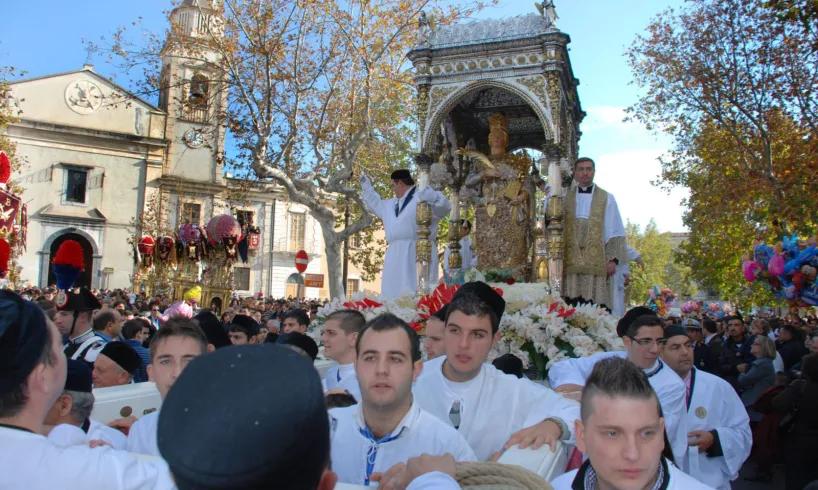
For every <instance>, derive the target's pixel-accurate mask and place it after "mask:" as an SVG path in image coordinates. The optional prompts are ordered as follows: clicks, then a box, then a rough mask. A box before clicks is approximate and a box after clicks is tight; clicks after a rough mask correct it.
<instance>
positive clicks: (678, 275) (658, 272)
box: [625, 220, 698, 303]
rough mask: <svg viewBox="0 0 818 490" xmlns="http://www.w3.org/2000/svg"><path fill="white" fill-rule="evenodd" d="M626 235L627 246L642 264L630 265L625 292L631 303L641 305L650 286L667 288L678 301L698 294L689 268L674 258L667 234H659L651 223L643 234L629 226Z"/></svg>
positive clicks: (631, 224) (635, 226)
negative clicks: (628, 279) (628, 295)
mask: <svg viewBox="0 0 818 490" xmlns="http://www.w3.org/2000/svg"><path fill="white" fill-rule="evenodd" d="M625 231H626V233H627V237H628V244H629V245H630V246H631V247H633V248H634V249H636V250H637V251H638V252H639V253H640V254H641V257H642V259H641V260H642V264H637V263H634V262H632V263H631V264H630V270H631V277H630V285H629V286H628V288H629V292H630V298H631V300H632V302H634V303H642V302H643V301H644V300H645V298H646V297H647V294H648V290H649V289H650V288H651V287H653V286H659V287H669V288H670V289H672V290H673V292H674V293H676V295H677V297H679V298H689V297H691V296H693V295H694V294H696V293H697V292H698V287H697V286H696V284H695V282H693V279H692V274H691V270H690V268H689V267H688V266H686V265H684V264H683V263H682V262H681V261H679V260H678V258H677V253H676V251H674V249H673V243H672V240H671V234H670V233H660V232H659V230H657V228H656V223H655V222H654V221H653V220H651V221H650V223H648V225H647V226H646V227H645V230H644V231H642V230H640V228H639V225H635V224H633V223H628V224H627V226H626V227H625Z"/></svg>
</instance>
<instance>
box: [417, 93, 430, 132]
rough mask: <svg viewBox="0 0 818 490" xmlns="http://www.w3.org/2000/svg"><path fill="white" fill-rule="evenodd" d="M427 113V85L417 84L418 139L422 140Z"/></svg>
mask: <svg viewBox="0 0 818 490" xmlns="http://www.w3.org/2000/svg"><path fill="white" fill-rule="evenodd" d="M428 114H429V86H428V85H420V86H418V128H419V130H420V141H423V134H424V131H423V130H424V128H425V126H426V116H427V115H428Z"/></svg>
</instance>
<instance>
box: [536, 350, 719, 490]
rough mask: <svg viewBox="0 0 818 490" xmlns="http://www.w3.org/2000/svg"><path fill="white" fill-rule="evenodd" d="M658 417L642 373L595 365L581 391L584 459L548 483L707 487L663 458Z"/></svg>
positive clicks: (608, 362)
mask: <svg viewBox="0 0 818 490" xmlns="http://www.w3.org/2000/svg"><path fill="white" fill-rule="evenodd" d="M663 434H664V419H663V417H662V408H661V407H660V405H659V400H658V398H657V396H656V393H655V392H654V391H653V389H652V388H651V385H650V383H649V382H648V380H647V379H646V377H645V374H644V372H642V370H640V369H639V368H638V367H637V366H635V365H634V364H633V363H631V362H627V361H625V360H624V359H620V358H616V357H613V358H607V359H604V360H602V361H601V362H599V363H597V364H596V365H595V366H594V368H593V370H592V371H591V374H590V376H589V377H588V380H587V384H586V385H585V389H584V390H583V391H582V419H581V420H580V421H578V422H577V424H576V435H577V448H578V449H579V450H580V451H582V453H583V454H585V455H586V456H587V458H588V459H587V460H586V461H585V462H584V463H583V464H582V466H580V468H579V469H577V470H573V471H570V472H568V473H565V474H563V475H561V476H559V477H557V478H556V479H554V480H553V481H552V482H551V486H552V487H553V488H554V489H555V490H594V489H602V488H605V489H609V488H614V489H631V488H632V489H636V488H638V489H663V490H704V489H709V488H710V487H708V486H707V485H704V484H702V483H700V482H699V481H697V480H696V479H694V478H692V477H690V476H688V475H686V474H685V473H684V472H682V471H681V470H679V469H677V468H676V466H674V465H673V464H672V463H670V462H669V461H668V460H667V459H666V458H664V457H663V451H664V450H665V440H664V437H663Z"/></svg>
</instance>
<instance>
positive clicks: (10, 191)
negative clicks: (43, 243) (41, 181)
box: [0, 151, 28, 288]
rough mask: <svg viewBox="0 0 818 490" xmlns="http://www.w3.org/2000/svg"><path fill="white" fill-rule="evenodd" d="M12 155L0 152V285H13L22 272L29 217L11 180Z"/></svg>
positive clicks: (17, 189) (17, 188)
mask: <svg viewBox="0 0 818 490" xmlns="http://www.w3.org/2000/svg"><path fill="white" fill-rule="evenodd" d="M11 163H12V162H11V158H10V157H9V156H8V154H6V152H4V151H0V284H3V287H10V288H14V287H15V283H16V282H17V278H18V275H19V272H20V269H19V268H18V267H17V266H16V265H15V261H14V259H15V257H18V256H19V255H20V254H21V253H23V252H24V251H25V249H26V231H27V228H28V217H27V212H26V205H25V204H24V203H23V200H22V199H21V198H20V195H19V193H20V191H21V190H22V189H20V188H19V187H17V186H15V185H14V184H13V183H12V182H10V181H9V179H10V178H11V170H12V165H11Z"/></svg>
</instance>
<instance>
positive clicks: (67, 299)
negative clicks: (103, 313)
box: [54, 288, 102, 311]
mask: <svg viewBox="0 0 818 490" xmlns="http://www.w3.org/2000/svg"><path fill="white" fill-rule="evenodd" d="M54 303H55V304H56V305H57V309H58V310H59V311H94V310H99V309H102V304H100V302H99V300H98V299H97V297H96V296H94V294H93V293H92V292H91V291H90V290H89V289H88V288H80V289H79V290H74V291H71V290H69V291H59V292H58V293H57V297H56V298H55V300H54Z"/></svg>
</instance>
